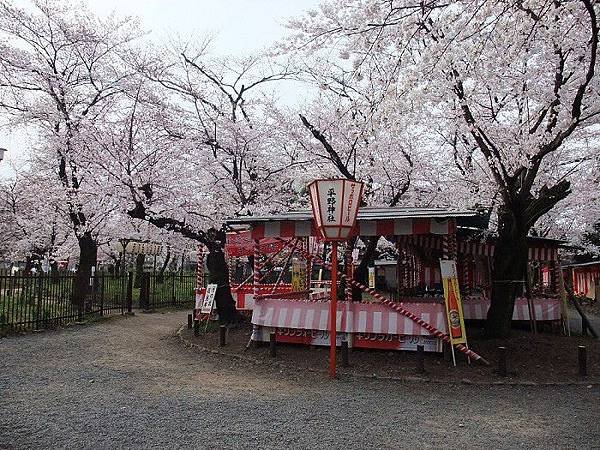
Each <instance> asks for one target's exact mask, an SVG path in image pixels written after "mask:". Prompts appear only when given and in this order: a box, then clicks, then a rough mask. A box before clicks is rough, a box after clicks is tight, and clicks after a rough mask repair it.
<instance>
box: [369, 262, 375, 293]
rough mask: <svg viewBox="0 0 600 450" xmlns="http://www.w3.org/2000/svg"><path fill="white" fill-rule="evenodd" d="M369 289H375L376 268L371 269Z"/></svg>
mask: <svg viewBox="0 0 600 450" xmlns="http://www.w3.org/2000/svg"><path fill="white" fill-rule="evenodd" d="M369 287H370V288H371V289H375V267H369Z"/></svg>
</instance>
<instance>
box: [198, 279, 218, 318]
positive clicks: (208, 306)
mask: <svg viewBox="0 0 600 450" xmlns="http://www.w3.org/2000/svg"><path fill="white" fill-rule="evenodd" d="M216 294H217V285H216V284H209V285H208V286H206V295H205V296H204V300H203V301H202V308H201V309H200V312H201V313H202V314H210V313H212V310H213V306H214V303H215V295H216Z"/></svg>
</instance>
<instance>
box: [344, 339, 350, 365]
mask: <svg viewBox="0 0 600 450" xmlns="http://www.w3.org/2000/svg"><path fill="white" fill-rule="evenodd" d="M342 367H350V360H349V359H348V341H342Z"/></svg>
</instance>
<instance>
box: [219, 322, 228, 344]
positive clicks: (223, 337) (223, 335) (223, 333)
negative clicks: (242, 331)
mask: <svg viewBox="0 0 600 450" xmlns="http://www.w3.org/2000/svg"><path fill="white" fill-rule="evenodd" d="M226 344H227V327H226V326H225V325H221V326H220V327H219V347H225V345H226Z"/></svg>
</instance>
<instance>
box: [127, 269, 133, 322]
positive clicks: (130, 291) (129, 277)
mask: <svg viewBox="0 0 600 450" xmlns="http://www.w3.org/2000/svg"><path fill="white" fill-rule="evenodd" d="M132 310H133V272H129V273H128V274H127V314H133V312H132Z"/></svg>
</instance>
